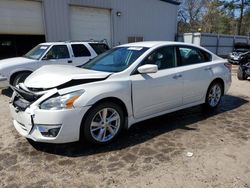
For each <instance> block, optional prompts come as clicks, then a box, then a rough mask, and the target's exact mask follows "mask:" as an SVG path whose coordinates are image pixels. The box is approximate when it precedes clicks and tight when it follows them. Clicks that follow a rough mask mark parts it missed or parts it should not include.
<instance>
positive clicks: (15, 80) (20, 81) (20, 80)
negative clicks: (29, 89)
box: [12, 72, 31, 87]
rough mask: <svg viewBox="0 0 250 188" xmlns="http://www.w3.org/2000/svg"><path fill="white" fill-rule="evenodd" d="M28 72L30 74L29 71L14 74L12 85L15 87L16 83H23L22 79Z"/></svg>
mask: <svg viewBox="0 0 250 188" xmlns="http://www.w3.org/2000/svg"><path fill="white" fill-rule="evenodd" d="M30 74H31V73H30V72H22V73H19V74H17V75H16V76H15V78H14V79H13V83H12V85H13V86H15V87H16V86H17V85H18V84H20V83H23V82H24V80H25V79H26V78H27V77H28V76H29V75H30Z"/></svg>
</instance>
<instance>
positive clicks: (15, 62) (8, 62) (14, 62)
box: [0, 57, 36, 69]
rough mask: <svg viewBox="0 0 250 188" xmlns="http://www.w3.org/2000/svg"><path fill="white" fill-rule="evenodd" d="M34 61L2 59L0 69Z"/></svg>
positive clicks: (21, 58) (16, 58) (15, 58)
mask: <svg viewBox="0 0 250 188" xmlns="http://www.w3.org/2000/svg"><path fill="white" fill-rule="evenodd" d="M35 61H36V60H33V59H28V58H25V57H14V58H8V59H3V60H0V69H1V68H2V69H4V68H7V67H10V66H16V65H20V64H24V63H31V62H35Z"/></svg>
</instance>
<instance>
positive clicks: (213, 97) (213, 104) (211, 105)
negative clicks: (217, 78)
mask: <svg viewBox="0 0 250 188" xmlns="http://www.w3.org/2000/svg"><path fill="white" fill-rule="evenodd" d="M222 94H223V87H222V85H221V83H220V82H214V83H212V84H211V85H210V86H209V88H208V91H207V94H206V102H205V108H206V109H208V110H213V109H215V108H217V107H218V105H219V104H220V101H221V97H222Z"/></svg>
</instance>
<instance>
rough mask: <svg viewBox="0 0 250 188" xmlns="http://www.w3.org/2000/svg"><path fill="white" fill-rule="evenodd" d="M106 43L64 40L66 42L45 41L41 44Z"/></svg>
mask: <svg viewBox="0 0 250 188" xmlns="http://www.w3.org/2000/svg"><path fill="white" fill-rule="evenodd" d="M68 43H70V44H105V43H104V42H97V41H64V42H44V43H41V44H40V45H63V44H68Z"/></svg>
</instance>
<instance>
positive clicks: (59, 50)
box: [43, 45, 70, 60]
mask: <svg viewBox="0 0 250 188" xmlns="http://www.w3.org/2000/svg"><path fill="white" fill-rule="evenodd" d="M67 58H70V56H69V50H68V47H67V46H66V45H55V46H53V47H52V48H51V49H50V50H49V51H48V53H47V54H46V55H45V57H44V58H43V59H45V60H46V59H67Z"/></svg>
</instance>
